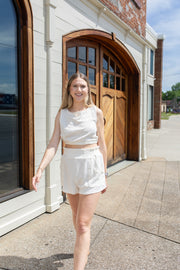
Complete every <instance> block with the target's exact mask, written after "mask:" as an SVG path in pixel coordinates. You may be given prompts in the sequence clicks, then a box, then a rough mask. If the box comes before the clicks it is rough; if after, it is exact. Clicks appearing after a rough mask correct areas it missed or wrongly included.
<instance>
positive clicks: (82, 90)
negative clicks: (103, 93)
mask: <svg viewBox="0 0 180 270" xmlns="http://www.w3.org/2000/svg"><path fill="white" fill-rule="evenodd" d="M69 91H70V95H71V96H72V98H73V101H74V102H78V103H82V102H85V100H86V99H87V97H88V85H87V82H86V81H85V80H83V79H81V78H79V77H78V78H77V79H74V80H73V81H72V83H71V86H70V88H69Z"/></svg>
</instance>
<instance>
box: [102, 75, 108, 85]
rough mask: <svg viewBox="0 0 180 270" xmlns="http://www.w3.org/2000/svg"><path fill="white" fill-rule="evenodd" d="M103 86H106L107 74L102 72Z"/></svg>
mask: <svg viewBox="0 0 180 270" xmlns="http://www.w3.org/2000/svg"><path fill="white" fill-rule="evenodd" d="M103 86H104V87H108V74H107V73H105V72H103Z"/></svg>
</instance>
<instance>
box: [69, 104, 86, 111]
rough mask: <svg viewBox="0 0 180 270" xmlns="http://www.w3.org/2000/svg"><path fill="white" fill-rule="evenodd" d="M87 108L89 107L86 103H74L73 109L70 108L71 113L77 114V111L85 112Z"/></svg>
mask: <svg viewBox="0 0 180 270" xmlns="http://www.w3.org/2000/svg"><path fill="white" fill-rule="evenodd" d="M86 108H87V105H86V104H85V103H73V105H72V107H71V108H70V111H73V112H76V111H83V110H85V109H86Z"/></svg>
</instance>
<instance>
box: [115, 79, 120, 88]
mask: <svg viewBox="0 0 180 270" xmlns="http://www.w3.org/2000/svg"><path fill="white" fill-rule="evenodd" d="M116 90H120V77H116Z"/></svg>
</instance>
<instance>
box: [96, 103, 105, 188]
mask: <svg viewBox="0 0 180 270" xmlns="http://www.w3.org/2000/svg"><path fill="white" fill-rule="evenodd" d="M97 135H98V145H99V150H100V151H101V153H102V155H103V160H104V170H105V172H104V173H106V172H107V148H106V143H105V138H104V118H103V112H102V111H101V109H99V108H97ZM106 180H107V176H106ZM106 185H107V181H106ZM105 191H106V189H105V190H104V191H103V192H102V193H104V192H105Z"/></svg>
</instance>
